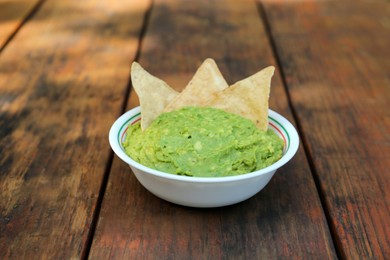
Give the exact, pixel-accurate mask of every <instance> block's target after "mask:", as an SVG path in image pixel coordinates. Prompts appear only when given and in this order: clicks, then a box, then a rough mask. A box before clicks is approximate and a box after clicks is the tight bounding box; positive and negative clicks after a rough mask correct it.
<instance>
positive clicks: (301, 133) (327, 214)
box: [257, 0, 344, 259]
mask: <svg viewBox="0 0 390 260" xmlns="http://www.w3.org/2000/svg"><path fill="white" fill-rule="evenodd" d="M257 10H258V13H259V16H260V19H261V20H262V22H263V24H264V29H265V33H266V35H267V37H268V40H269V43H270V44H269V45H270V46H271V51H272V54H273V56H274V58H275V61H276V64H277V66H278V68H279V72H280V76H281V79H282V84H283V88H284V90H285V92H286V96H287V102H288V107H289V108H290V110H291V113H292V116H293V119H294V121H295V123H296V126H297V131H298V135H299V137H300V139H301V143H302V147H303V151H304V153H305V156H306V158H307V161H308V164H309V168H310V171H311V173H312V176H313V179H314V183H315V185H316V189H317V193H318V196H319V198H320V202H321V205H322V208H323V211H324V214H325V218H326V222H327V224H328V226H329V230H330V233H331V237H332V241H333V245H334V248H335V252H336V255H337V258H338V259H343V258H344V257H342V254H341V252H342V251H341V250H340V246H341V243H340V241H338V238H337V237H338V236H337V232H336V227H335V226H334V225H333V224H332V221H331V217H330V210H329V206H328V205H327V203H326V200H325V196H324V194H323V193H322V192H321V184H320V180H319V178H318V174H317V169H316V167H315V165H314V162H313V157H312V156H311V154H310V152H309V146H308V142H307V140H306V136H305V133H304V131H303V128H302V125H301V122H300V121H299V118H298V116H297V112H296V110H295V107H294V105H293V104H292V101H291V95H290V92H289V90H288V86H287V81H286V77H285V73H284V70H283V66H282V62H281V59H280V56H279V53H278V51H277V46H276V43H275V40H274V38H273V36H272V29H271V26H270V23H269V22H268V18H267V13H266V11H265V9H264V5H263V3H262V1H261V0H259V1H258V2H257Z"/></svg>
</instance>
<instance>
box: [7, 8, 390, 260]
mask: <svg viewBox="0 0 390 260" xmlns="http://www.w3.org/2000/svg"><path fill="white" fill-rule="evenodd" d="M389 17H390V7H389V3H388V1H386V0H375V1H363V0H359V1H331V0H329V1H327V0H325V1H323V0H318V1H316V0H310V1H295V0H291V1H279V0H257V1H256V0H244V1H236V0H218V1H217V0H213V1H206V0H197V1H180V0H154V1H153V0H125V1H119V0H114V1H111V0H103V1H97V0H86V1H76V0H69V1H56V0H31V1H24V0H17V1H4V0H3V1H1V0H0V259H79V258H81V259H86V258H91V259H156V258H159V259H191V258H192V259H290V258H292V259H336V258H342V259H389V257H390V246H389V244H390V243H389V241H390V224H389V223H390V217H389V216H390V214H389V213H390V210H389V205H390V192H389V188H388V187H390V179H389V177H390V176H389V173H390V171H389V170H388V169H389V168H390V110H389V104H390V79H389V71H390V59H389V57H390V48H388V45H389V42H390V26H389V24H390V20H389V19H390V18H389ZM3 46H5V48H3ZM207 57H211V58H214V59H215V60H216V62H217V63H218V65H219V67H220V69H221V71H222V73H223V74H224V76H225V78H226V79H227V81H228V83H234V82H235V81H237V80H240V79H242V78H244V77H246V76H249V75H251V74H253V73H255V72H257V71H258V70H260V69H262V68H263V67H265V66H268V65H274V66H275V67H276V74H275V76H274V78H273V81H272V89H271V99H270V106H271V108H272V109H274V110H276V111H277V112H279V113H281V114H282V115H284V116H286V117H287V118H288V119H289V120H290V121H291V122H293V124H295V125H296V126H297V128H298V130H299V132H300V136H301V141H302V145H301V147H300V149H299V150H298V153H297V155H296V156H295V157H294V159H293V160H292V161H291V162H289V163H288V164H287V165H286V166H284V167H283V168H281V169H280V170H279V171H278V172H277V173H276V175H275V176H274V178H273V179H272V180H271V182H270V183H269V184H268V185H267V187H266V188H265V189H264V190H262V191H261V192H260V193H259V194H257V195H256V196H254V197H253V198H251V199H249V200H247V201H245V202H242V203H239V204H236V205H232V206H228V207H222V208H214V209H197V208H188V207H182V206H177V205H174V204H171V203H168V202H165V201H163V200H161V199H159V198H157V197H155V196H154V195H152V194H151V193H149V192H148V191H146V190H145V189H144V188H143V187H142V186H141V185H140V184H139V183H138V181H137V180H136V179H135V177H134V175H133V174H132V172H131V170H130V169H129V167H128V166H127V165H126V164H125V163H124V162H122V161H121V160H120V159H118V158H117V157H116V156H115V155H113V153H112V151H111V149H110V148H109V144H108V140H107V139H108V130H109V127H110V126H111V124H112V123H113V122H114V120H115V119H116V118H117V117H118V116H119V115H120V114H121V113H123V112H124V111H126V110H128V109H130V108H132V107H134V106H137V105H138V98H137V96H136V95H135V93H133V91H132V90H131V86H130V85H129V80H130V77H129V72H130V65H131V62H132V61H133V60H138V61H139V62H140V63H141V65H142V66H143V67H145V68H146V69H147V70H148V71H149V72H151V73H152V74H154V75H156V76H158V77H160V78H162V79H163V80H165V81H166V82H168V83H169V84H170V85H171V86H173V87H174V88H175V89H177V90H181V89H183V88H184V86H185V85H186V84H187V83H188V81H189V80H190V79H191V77H192V75H193V73H194V72H195V70H196V68H197V67H198V66H199V65H200V64H201V62H202V61H203V60H204V59H205V58H207Z"/></svg>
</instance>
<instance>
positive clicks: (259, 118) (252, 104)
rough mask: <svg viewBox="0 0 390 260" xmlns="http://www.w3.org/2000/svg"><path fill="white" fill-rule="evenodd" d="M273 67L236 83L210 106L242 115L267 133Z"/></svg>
mask: <svg viewBox="0 0 390 260" xmlns="http://www.w3.org/2000/svg"><path fill="white" fill-rule="evenodd" d="M274 71H275V68H274V67H273V66H270V67H267V68H265V69H263V70H261V71H259V72H257V73H256V74H254V75H252V76H250V77H248V78H245V79H243V80H240V81H238V82H236V83H235V84H234V85H232V86H230V87H229V88H227V89H225V90H223V91H221V92H219V93H218V94H217V96H216V97H215V98H214V99H213V100H212V101H210V102H209V103H208V106H210V107H214V108H219V109H222V110H224V111H226V112H229V113H233V114H237V115H240V116H242V117H245V118H248V119H250V120H252V122H253V123H255V125H256V126H257V127H258V128H259V129H261V130H264V131H266V130H267V127H268V98H269V93H270V86H271V78H272V76H273V74H274Z"/></svg>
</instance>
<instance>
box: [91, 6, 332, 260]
mask: <svg viewBox="0 0 390 260" xmlns="http://www.w3.org/2000/svg"><path fill="white" fill-rule="evenodd" d="M207 57H212V58H214V59H215V60H216V62H217V64H218V65H220V68H221V71H222V73H223V74H224V75H225V77H226V79H227V81H228V82H229V83H233V82H235V81H237V80H239V79H242V78H244V77H246V76H248V75H250V74H253V73H255V72H257V71H258V70H260V69H262V68H263V67H265V66H268V65H272V64H273V65H275V64H276V62H275V60H274V58H273V55H272V51H271V48H270V43H269V41H268V39H267V35H266V33H265V31H264V27H263V24H262V21H261V18H260V17H259V13H258V11H257V7H256V4H255V3H254V2H253V1H241V2H237V1H211V2H210V1H192V2H182V1H155V2H154V6H153V10H152V12H151V17H150V19H149V24H148V28H147V31H146V34H145V37H144V40H143V44H142V48H141V52H140V60H139V62H140V63H141V64H142V65H143V66H144V67H145V68H146V69H147V70H148V71H150V72H151V73H152V74H154V75H156V76H158V77H161V78H162V79H164V80H165V81H166V82H167V83H168V84H170V85H172V86H174V87H175V88H176V89H177V90H181V89H182V88H183V87H184V86H185V85H186V84H187V82H188V81H189V80H190V78H191V76H192V75H193V73H194V72H195V70H196V68H197V67H198V66H199V65H200V63H201V62H202V61H203V60H204V59H205V58H207ZM271 96H272V97H271V108H273V109H275V110H277V111H279V112H280V113H282V114H283V115H286V116H287V117H288V118H290V120H292V117H291V114H290V111H289V108H288V101H287V99H286V93H285V91H284V88H283V86H282V83H281V78H280V75H279V74H278V73H277V74H276V76H275V78H274V80H273V85H272V94H271ZM137 104H138V102H137V98H136V96H135V93H133V92H132V93H131V94H130V99H129V105H128V108H131V107H134V106H135V105H137ZM232 192H233V191H232ZM90 257H91V259H107V258H112V259H155V258H156V257H158V258H160V259H227V258H228V259H275V258H321V259H332V258H335V257H336V254H335V252H334V248H333V243H332V240H331V237H330V233H329V230H328V226H327V223H326V220H325V217H324V213H323V210H322V207H321V204H320V201H319V197H318V195H317V193H316V187H315V184H314V181H313V179H312V176H311V173H310V170H309V166H308V164H307V161H306V158H305V156H304V152H303V150H302V149H300V150H299V152H298V154H297V156H296V157H295V158H294V160H293V161H292V162H290V163H289V164H288V165H287V166H285V167H283V168H282V169H280V171H279V172H278V173H277V174H276V176H275V177H274V178H273V179H272V181H271V182H270V184H269V185H268V186H267V187H266V188H265V189H264V190H263V191H261V192H260V193H259V194H258V195H256V196H255V197H253V198H251V199H249V200H248V201H245V202H243V203H240V204H237V205H233V206H229V207H223V208H217V209H194V208H186V207H181V206H177V205H173V204H171V203H168V202H165V201H163V200H161V199H159V198H157V197H155V196H154V195H152V194H151V193H149V192H148V191H146V190H145V189H144V188H143V187H142V186H141V185H140V184H139V183H138V182H137V180H136V179H135V177H134V176H133V174H132V173H131V171H130V169H129V167H128V166H127V165H126V164H125V163H124V162H122V161H120V160H119V159H118V158H117V157H115V158H114V161H113V166H112V169H111V172H110V177H109V181H108V186H107V190H106V193H105V196H104V201H103V204H102V210H101V212H100V217H99V222H98V226H97V230H96V233H95V237H94V241H93V244H92V248H91V254H90Z"/></svg>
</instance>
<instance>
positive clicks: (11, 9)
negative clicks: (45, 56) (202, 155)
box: [0, 0, 41, 50]
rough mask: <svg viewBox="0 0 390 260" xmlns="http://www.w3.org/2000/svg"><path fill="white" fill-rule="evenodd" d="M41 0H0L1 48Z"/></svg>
mask: <svg viewBox="0 0 390 260" xmlns="http://www.w3.org/2000/svg"><path fill="white" fill-rule="evenodd" d="M39 2H41V1H40V0H30V1H28V0H16V1H14V0H13V1H10V0H0V50H1V49H3V47H4V44H5V43H6V42H7V41H8V39H9V38H10V37H11V36H12V35H13V34H14V33H15V31H16V30H18V28H19V27H20V26H21V24H22V22H23V20H24V19H25V18H26V17H27V16H28V14H29V13H30V12H31V11H32V10H33V9H34V7H36V6H37V5H38V3H39Z"/></svg>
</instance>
